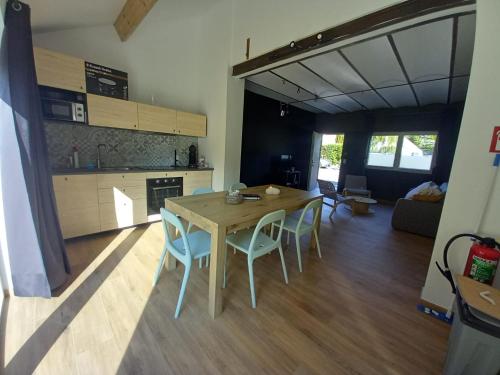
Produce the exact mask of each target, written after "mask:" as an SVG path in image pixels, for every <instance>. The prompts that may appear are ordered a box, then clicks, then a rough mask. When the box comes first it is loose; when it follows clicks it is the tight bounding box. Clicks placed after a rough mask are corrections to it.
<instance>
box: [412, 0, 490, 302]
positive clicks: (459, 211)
mask: <svg viewBox="0 0 500 375" xmlns="http://www.w3.org/2000/svg"><path fill="white" fill-rule="evenodd" d="M498 35H500V2H499V1H498V0H479V1H478V2H477V17H476V36H475V38H476V39H475V45H474V56H473V60H472V70H471V76H470V82H469V90H468V93H467V101H466V103H465V108H464V113H463V118H462V125H461V128H460V134H459V138H458V143H457V148H456V152H455V159H454V161H453V167H452V170H451V176H450V184H449V190H448V193H447V194H446V201H445V203H444V209H443V213H442V216H441V222H440V226H439V231H438V234H437V238H436V242H435V246H434V251H433V255H432V261H431V264H430V267H429V272H428V274H427V280H426V282H425V286H424V289H423V291H422V298H423V299H425V300H427V301H429V302H432V303H434V304H437V305H440V306H443V307H446V308H448V307H449V306H450V305H451V302H452V295H451V293H450V287H449V284H448V282H447V281H446V280H445V279H444V278H443V277H442V276H441V274H440V273H439V272H438V271H437V269H436V266H435V265H434V261H436V260H438V261H439V262H440V263H441V259H442V251H443V247H444V245H445V244H446V242H447V241H448V239H449V238H450V237H452V236H453V235H455V234H458V233H463V232H472V233H476V232H479V233H482V234H487V235H490V236H494V237H497V238H499V237H500V210H499V209H500V177H498V175H497V176H496V179H495V173H496V170H497V169H496V168H494V167H493V166H492V163H493V158H494V157H493V155H492V154H490V153H489V152H488V149H489V144H490V139H491V135H492V132H493V126H495V125H498V124H499V123H500V106H499V104H498V103H499V101H500V85H498V82H499V81H500V73H499V71H498V61H499V60H500V45H499V44H498ZM495 180H496V181H495ZM492 184H495V185H494V188H493V191H492V197H491V198H490V199H489V200H488V195H489V193H490V188H491V186H493V185H492ZM486 207H488V208H487V209H486V210H485V208H486ZM484 213H486V214H485V215H484V218H483V214H484ZM482 218H483V219H482ZM481 220H482V222H481ZM469 247H470V242H469V241H466V240H464V241H461V242H460V243H458V244H457V246H455V247H454V248H453V249H452V250H451V251H450V253H449V254H450V267H451V269H452V270H453V271H454V272H456V273H462V271H463V269H464V265H465V261H466V257H467V254H468V249H469ZM498 279H500V277H497V282H498ZM497 285H499V284H497ZM499 286H500V285H499Z"/></svg>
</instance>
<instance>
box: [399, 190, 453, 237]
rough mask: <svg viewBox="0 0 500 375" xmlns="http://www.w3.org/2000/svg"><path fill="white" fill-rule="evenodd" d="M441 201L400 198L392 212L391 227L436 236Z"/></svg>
mask: <svg viewBox="0 0 500 375" xmlns="http://www.w3.org/2000/svg"><path fill="white" fill-rule="evenodd" d="M443 201H444V200H441V201H439V202H425V201H417V200H413V199H406V198H401V199H399V200H398V201H397V202H396V206H395V207H394V212H393V213H392V227H393V228H394V229H397V230H402V231H405V232H410V233H415V234H419V235H421V236H426V237H432V238H435V237H436V233H437V229H438V226H439V219H440V218H441V211H442V210H443Z"/></svg>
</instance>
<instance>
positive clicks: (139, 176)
mask: <svg viewBox="0 0 500 375" xmlns="http://www.w3.org/2000/svg"><path fill="white" fill-rule="evenodd" d="M123 186H124V187H133V186H135V187H143V188H144V189H146V173H126V174H125V177H124V178H123Z"/></svg>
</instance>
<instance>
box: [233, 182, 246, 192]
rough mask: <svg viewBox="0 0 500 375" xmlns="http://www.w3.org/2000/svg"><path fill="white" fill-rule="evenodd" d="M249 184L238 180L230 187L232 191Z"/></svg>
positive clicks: (244, 187)
mask: <svg viewBox="0 0 500 375" xmlns="http://www.w3.org/2000/svg"><path fill="white" fill-rule="evenodd" d="M246 188H247V186H246V185H245V184H244V183H243V182H236V183H234V184H232V185H231V186H230V187H229V190H230V191H235V190H241V189H246Z"/></svg>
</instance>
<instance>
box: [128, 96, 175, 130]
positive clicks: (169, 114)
mask: <svg viewBox="0 0 500 375" xmlns="http://www.w3.org/2000/svg"><path fill="white" fill-rule="evenodd" d="M137 117H138V119H139V130H146V131H152V132H158V133H175V127H176V122H177V111H176V110H175V109H170V108H164V107H157V106H154V105H148V104H142V103H139V104H138V105H137Z"/></svg>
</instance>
